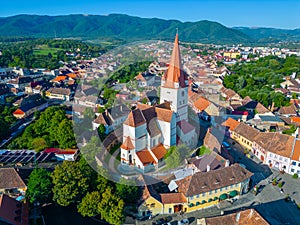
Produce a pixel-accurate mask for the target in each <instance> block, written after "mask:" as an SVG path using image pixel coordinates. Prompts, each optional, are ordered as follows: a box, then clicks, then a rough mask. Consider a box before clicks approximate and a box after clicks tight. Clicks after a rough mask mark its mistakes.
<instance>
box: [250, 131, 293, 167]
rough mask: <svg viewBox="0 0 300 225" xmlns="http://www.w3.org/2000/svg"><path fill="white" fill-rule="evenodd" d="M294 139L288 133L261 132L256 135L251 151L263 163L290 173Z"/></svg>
mask: <svg viewBox="0 0 300 225" xmlns="http://www.w3.org/2000/svg"><path fill="white" fill-rule="evenodd" d="M294 139H295V137H293V136H289V135H286V134H280V133H276V132H265V133H262V132H261V133H259V134H258V135H257V136H256V137H255V140H254V142H253V146H252V149H251V151H252V152H253V154H254V155H255V156H256V157H257V158H259V159H260V160H261V161H262V162H263V163H265V164H267V165H269V166H270V167H273V168H276V169H278V170H284V171H285V172H287V173H288V172H289V167H290V157H291V153H292V151H293V148H294Z"/></svg>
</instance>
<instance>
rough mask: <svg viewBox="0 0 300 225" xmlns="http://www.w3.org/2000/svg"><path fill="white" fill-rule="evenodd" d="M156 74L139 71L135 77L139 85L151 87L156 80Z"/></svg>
mask: <svg viewBox="0 0 300 225" xmlns="http://www.w3.org/2000/svg"><path fill="white" fill-rule="evenodd" d="M155 76H156V75H154V74H151V73H147V72H146V73H139V74H138V75H137V76H136V77H135V79H136V80H137V82H138V86H139V87H149V86H152V85H153V84H154V82H155Z"/></svg>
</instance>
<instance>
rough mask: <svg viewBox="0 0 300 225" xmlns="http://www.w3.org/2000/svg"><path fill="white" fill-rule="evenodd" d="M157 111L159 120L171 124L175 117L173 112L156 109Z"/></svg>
mask: <svg viewBox="0 0 300 225" xmlns="http://www.w3.org/2000/svg"><path fill="white" fill-rule="evenodd" d="M155 111H156V113H157V119H158V120H161V121H165V122H171V120H172V116H173V112H172V110H169V109H163V108H158V107H155Z"/></svg>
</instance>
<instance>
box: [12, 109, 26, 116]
mask: <svg viewBox="0 0 300 225" xmlns="http://www.w3.org/2000/svg"><path fill="white" fill-rule="evenodd" d="M24 114H25V112H23V111H22V110H21V109H17V110H16V111H14V112H13V115H24Z"/></svg>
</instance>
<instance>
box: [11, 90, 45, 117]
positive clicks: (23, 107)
mask: <svg viewBox="0 0 300 225" xmlns="http://www.w3.org/2000/svg"><path fill="white" fill-rule="evenodd" d="M47 107H48V102H47V101H46V100H45V99H43V98H42V96H41V95H40V94H32V95H29V96H27V97H25V98H24V99H23V100H22V102H21V104H20V107H19V108H18V109H17V110H16V111H14V112H13V116H14V117H16V118H18V119H22V118H24V117H27V116H30V115H31V114H33V113H35V112H36V111H41V110H44V109H45V108H47Z"/></svg>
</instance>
